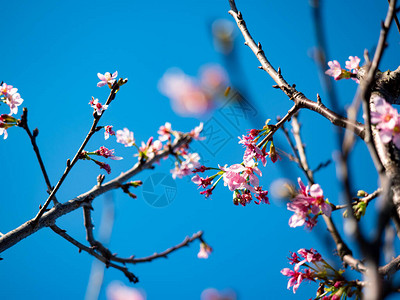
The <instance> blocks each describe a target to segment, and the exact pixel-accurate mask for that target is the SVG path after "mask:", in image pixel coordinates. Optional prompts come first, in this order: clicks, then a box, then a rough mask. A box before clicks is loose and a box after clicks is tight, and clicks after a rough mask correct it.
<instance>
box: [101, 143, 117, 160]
mask: <svg viewBox="0 0 400 300" xmlns="http://www.w3.org/2000/svg"><path fill="white" fill-rule="evenodd" d="M95 153H96V154H97V155H99V156H103V157H104V158H110V159H113V160H121V159H122V157H119V156H114V149H111V150H110V149H107V148H106V147H104V146H101V147H100V149H99V150H96V151H95Z"/></svg>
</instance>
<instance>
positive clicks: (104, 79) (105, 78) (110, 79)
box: [97, 71, 118, 88]
mask: <svg viewBox="0 0 400 300" xmlns="http://www.w3.org/2000/svg"><path fill="white" fill-rule="evenodd" d="M117 76H118V72H117V71H115V72H114V73H113V74H112V75H111V73H110V72H106V73H105V74H104V75H103V74H101V73H97V77H99V79H100V81H99V82H98V83H97V86H98V87H102V86H105V85H106V84H108V86H109V87H110V88H111V87H112V85H113V84H114V82H115V78H117Z"/></svg>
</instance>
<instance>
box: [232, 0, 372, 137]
mask: <svg viewBox="0 0 400 300" xmlns="http://www.w3.org/2000/svg"><path fill="white" fill-rule="evenodd" d="M229 3H230V4H231V8H232V9H231V10H230V11H229V14H230V15H232V17H233V18H234V19H235V21H236V23H237V25H238V27H239V29H240V31H241V32H242V35H243V37H244V39H245V44H246V45H247V46H248V47H249V48H250V49H251V50H252V51H253V53H254V54H255V55H256V57H257V59H258V61H259V62H260V63H261V67H260V68H261V69H263V70H264V71H266V72H267V73H268V75H269V76H270V77H271V78H272V79H273V80H274V81H275V82H276V84H277V85H276V86H274V87H276V88H279V89H281V90H282V91H283V92H284V93H285V94H286V95H287V96H288V97H289V99H291V100H293V101H294V103H295V104H296V105H297V106H298V107H299V108H307V109H310V110H312V111H315V112H317V113H319V114H320V115H322V116H324V117H325V118H327V119H329V120H330V121H331V122H332V123H333V124H334V125H336V126H340V127H343V128H347V129H349V130H351V131H353V132H354V133H355V134H356V135H358V136H359V137H361V138H363V137H364V126H363V125H362V124H360V123H356V122H350V121H349V120H348V119H346V118H344V117H342V116H340V115H338V114H337V113H335V112H333V111H331V110H329V109H328V108H326V107H325V106H324V105H323V104H322V103H319V102H314V101H312V100H310V99H308V98H307V97H306V96H304V94H303V93H301V92H299V91H297V90H296V88H295V86H294V85H293V86H291V85H289V84H288V83H287V82H286V81H285V79H284V78H283V76H282V74H281V70H280V69H278V71H276V70H275V69H274V67H273V66H272V65H271V63H270V62H269V61H268V59H267V57H266V56H265V53H264V51H263V50H262V46H261V44H260V43H258V44H256V43H255V41H254V40H253V38H252V36H251V35H250V33H249V31H248V29H247V26H246V23H245V21H244V20H243V16H242V14H241V13H240V12H238V11H237V9H236V5H235V1H233V0H230V1H229ZM233 8H234V9H233Z"/></svg>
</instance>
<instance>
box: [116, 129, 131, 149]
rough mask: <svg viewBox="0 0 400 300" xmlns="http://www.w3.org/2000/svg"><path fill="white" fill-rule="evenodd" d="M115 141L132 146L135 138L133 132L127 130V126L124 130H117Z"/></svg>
mask: <svg viewBox="0 0 400 300" xmlns="http://www.w3.org/2000/svg"><path fill="white" fill-rule="evenodd" d="M116 137H117V143H121V144H124V145H125V147H132V146H134V145H135V138H134V137H133V132H132V131H129V129H128V128H124V130H117V134H116Z"/></svg>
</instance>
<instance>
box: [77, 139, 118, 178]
mask: <svg viewBox="0 0 400 300" xmlns="http://www.w3.org/2000/svg"><path fill="white" fill-rule="evenodd" d="M92 156H102V157H104V158H110V159H112V160H121V159H122V157H119V156H115V155H114V149H111V150H110V149H107V148H106V147H104V146H101V147H100V148H99V149H98V150H95V151H92V152H88V151H82V153H81V154H80V156H79V159H83V160H91V161H93V162H94V163H95V164H96V165H98V166H99V167H100V169H104V170H105V171H106V172H107V173H108V174H110V173H111V167H110V165H109V164H106V163H104V162H101V161H98V160H96V159H94V158H93V157H92Z"/></svg>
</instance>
